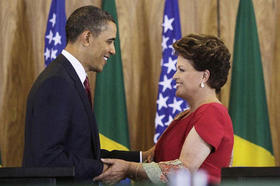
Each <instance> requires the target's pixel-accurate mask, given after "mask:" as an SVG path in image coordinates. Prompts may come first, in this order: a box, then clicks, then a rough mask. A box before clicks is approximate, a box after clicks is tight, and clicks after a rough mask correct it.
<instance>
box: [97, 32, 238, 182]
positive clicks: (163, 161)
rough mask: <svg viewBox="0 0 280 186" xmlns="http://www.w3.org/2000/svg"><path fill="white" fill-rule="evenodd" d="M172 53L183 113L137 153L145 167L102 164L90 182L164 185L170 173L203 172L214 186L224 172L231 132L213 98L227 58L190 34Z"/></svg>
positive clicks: (207, 39) (217, 43)
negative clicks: (126, 180)
mask: <svg viewBox="0 0 280 186" xmlns="http://www.w3.org/2000/svg"><path fill="white" fill-rule="evenodd" d="M173 47H174V49H175V51H176V53H177V54H178V60H177V71H176V73H175V74H174V76H173V78H174V79H175V81H176V96H178V97H181V98H183V99H185V100H186V101H187V102H188V104H189V109H188V110H186V111H184V112H182V113H180V114H179V115H178V116H176V118H175V119H174V121H173V122H172V123H171V124H170V125H169V127H168V128H167V129H166V131H165V132H164V133H163V135H162V136H161V137H160V139H159V141H158V142H157V144H156V145H155V146H154V147H153V148H151V149H150V150H148V151H146V152H143V159H144V160H145V159H153V162H149V163H134V162H126V161H123V160H115V159H114V160H113V159H105V160H103V161H104V163H108V164H110V165H111V167H110V168H109V169H108V171H106V172H104V173H103V174H102V175H100V176H98V177H97V178H95V179H96V180H102V181H104V182H106V183H115V182H117V181H119V180H121V179H123V178H125V177H130V178H132V179H149V180H151V181H152V182H154V183H157V182H168V177H167V175H168V174H169V173H170V171H171V170H173V171H174V170H178V169H184V168H185V169H188V170H189V171H190V172H195V171H197V170H199V169H203V170H205V171H206V172H207V175H208V181H209V183H219V182H220V180H221V168H222V167H228V166H229V165H230V162H231V155H232V149H233V128H232V122H231V119H230V116H229V114H228V111H227V108H226V107H224V106H223V105H222V104H221V103H220V101H219V100H218V98H217V95H216V94H217V93H218V92H219V91H220V89H221V87H222V86H223V85H224V84H225V83H226V81H227V76H228V71H229V69H230V62H229V60H230V53H229V50H228V49H227V47H226V46H225V45H224V43H223V41H221V40H220V39H219V38H217V37H215V36H209V35H196V34H190V35H188V36H185V37H183V38H182V39H180V40H178V41H176V42H175V43H174V44H173Z"/></svg>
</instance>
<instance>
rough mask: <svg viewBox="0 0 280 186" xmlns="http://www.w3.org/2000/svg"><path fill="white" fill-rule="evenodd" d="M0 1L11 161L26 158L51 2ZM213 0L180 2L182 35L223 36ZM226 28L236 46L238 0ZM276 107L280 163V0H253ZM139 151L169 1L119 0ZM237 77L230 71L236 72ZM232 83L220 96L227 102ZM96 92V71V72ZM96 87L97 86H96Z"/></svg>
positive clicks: (2, 127) (224, 16) (1, 94)
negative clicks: (29, 113) (29, 99)
mask: <svg viewBox="0 0 280 186" xmlns="http://www.w3.org/2000/svg"><path fill="white" fill-rule="evenodd" d="M12 2H13V3H11V2H10V1H3V0H2V1H0V7H1V11H0V20H1V28H0V37H1V38H0V39H1V41H2V42H1V46H0V48H1V50H0V56H1V60H0V61H1V62H0V78H1V82H0V105H1V107H0V146H1V151H2V159H3V163H4V165H8V166H16V165H17V166H18V165H20V163H21V159H22V150H23V133H24V117H25V104H26V96H27V94H28V91H29V89H30V87H31V85H32V82H33V81H34V80H35V78H36V77H37V76H38V74H39V73H40V72H41V71H42V70H43V69H44V58H43V57H44V55H43V49H44V34H45V29H46V20H47V17H48V11H49V6H50V3H51V0H44V1H43V0H41V1H38V0H13V1H12ZM101 2H102V0H84V1H75V0H67V1H66V14H67V17H68V16H69V15H70V13H71V12H72V11H73V10H75V9H76V8H78V7H80V6H83V5H88V4H93V5H96V6H99V7H100V5H101ZM217 2H218V1H217V0H216V1H213V0H212V1H209V0H179V6H180V17H181V28H182V35H183V36H184V35H186V34H189V33H204V34H213V35H217V34H218V32H217V31H218V21H217V19H218V18H217V12H218V9H217V8H218V4H217ZM219 2H220V16H219V20H220V27H219V29H220V33H221V38H222V39H223V40H224V41H225V43H226V45H227V46H228V47H229V49H230V51H231V52H232V50H233V40H234V32H235V21H236V13H237V9H238V3H239V0H220V1H219ZM253 2H254V7H255V13H256V19H257V24H258V33H259V39H260V47H261V52H262V61H263V68H264V76H265V83H266V91H267V100H268V105H269V114H270V121H271V129H272V136H273V144H274V150H275V156H276V157H277V162H279V158H278V157H279V155H280V154H279V147H278V144H279V142H280V141H279V140H280V139H279V134H280V127H279V125H277V124H278V122H279V121H280V118H279V117H280V116H279V114H278V113H279V105H280V100H279V92H280V87H279V86H280V75H279V73H278V71H279V69H280V65H279V63H278V62H279V60H280V53H279V50H280V44H279V43H280V34H279V33H280V23H279V20H280V13H279V10H280V9H279V8H280V7H279V6H280V5H279V2H278V1H277V0H253ZM116 5H117V12H118V18H119V31H120V39H121V51H122V59H123V72H124V81H125V91H126V100H127V111H128V120H129V131H130V141H131V147H132V149H144V150H145V149H147V148H149V147H151V146H152V145H153V135H154V118H155V111H156V98H157V90H158V80H159V75H160V70H161V69H160V60H161V32H162V28H161V24H162V16H163V8H164V7H163V6H164V1H162V0H153V1H151V0H116ZM230 75H231V74H230ZM230 75H229V80H228V82H227V83H226V85H225V86H224V88H223V89H222V92H221V101H222V102H223V104H225V105H226V106H228V101H229V93H230ZM89 76H90V81H91V85H92V89H94V82H95V73H90V74H89ZM93 92H94V91H93Z"/></svg>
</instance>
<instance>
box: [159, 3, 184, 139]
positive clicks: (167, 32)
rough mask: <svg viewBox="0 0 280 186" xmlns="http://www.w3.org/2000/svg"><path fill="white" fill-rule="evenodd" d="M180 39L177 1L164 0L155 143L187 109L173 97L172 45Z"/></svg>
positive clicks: (173, 67)
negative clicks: (179, 114)
mask: <svg viewBox="0 0 280 186" xmlns="http://www.w3.org/2000/svg"><path fill="white" fill-rule="evenodd" d="M180 38H181V26H180V16H179V8H178V1H177V0H165V7H164V15H163V24H162V43H161V46H162V61H161V74H160V80H159V83H158V84H159V88H158V90H159V91H158V99H157V113H156V118H155V128H156V132H155V136H154V142H155V143H156V142H157V141H158V139H159V137H160V136H161V134H162V133H163V131H164V130H165V129H166V128H167V127H168V125H169V124H170V123H171V121H172V120H173V118H174V117H175V116H176V115H177V114H178V113H180V112H181V111H183V110H185V109H186V108H187V103H186V102H185V101H184V100H183V99H181V98H178V97H176V96H175V92H176V88H175V84H176V83H175V81H174V80H173V78H172V77H173V75H174V73H175V72H176V62H177V56H176V55H175V53H174V49H173V47H172V44H173V43H174V42H175V41H176V40H178V39H180Z"/></svg>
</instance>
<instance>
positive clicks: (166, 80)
mask: <svg viewBox="0 0 280 186" xmlns="http://www.w3.org/2000/svg"><path fill="white" fill-rule="evenodd" d="M171 82H172V78H168V77H167V76H166V75H164V76H163V81H161V82H159V83H158V84H160V85H162V86H163V90H162V91H163V92H164V91H165V90H166V89H167V88H168V89H172V86H171Z"/></svg>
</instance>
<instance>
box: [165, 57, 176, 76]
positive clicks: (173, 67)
mask: <svg viewBox="0 0 280 186" xmlns="http://www.w3.org/2000/svg"><path fill="white" fill-rule="evenodd" d="M176 62H177V60H176V59H175V60H172V58H171V57H169V58H168V63H165V64H164V65H163V66H165V67H167V73H168V74H169V73H170V72H171V71H176Z"/></svg>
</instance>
